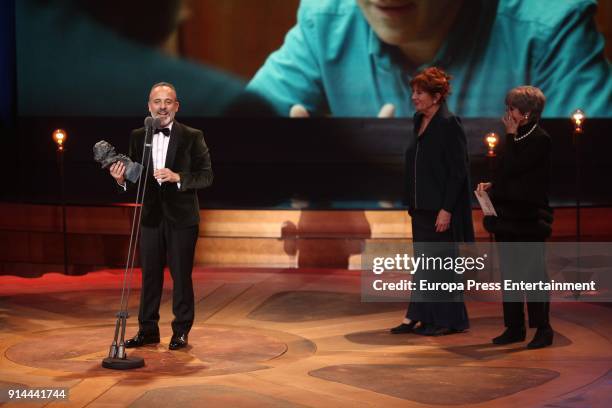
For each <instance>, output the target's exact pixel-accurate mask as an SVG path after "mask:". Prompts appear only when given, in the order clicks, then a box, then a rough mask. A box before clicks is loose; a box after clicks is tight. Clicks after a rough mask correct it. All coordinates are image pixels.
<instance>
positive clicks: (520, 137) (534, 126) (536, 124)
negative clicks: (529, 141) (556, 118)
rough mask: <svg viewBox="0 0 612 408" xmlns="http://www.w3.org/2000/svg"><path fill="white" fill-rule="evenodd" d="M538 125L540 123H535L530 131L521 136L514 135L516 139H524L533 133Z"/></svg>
mask: <svg viewBox="0 0 612 408" xmlns="http://www.w3.org/2000/svg"><path fill="white" fill-rule="evenodd" d="M536 126H538V123H537V122H536V123H534V125H533V126H532V127H531V129H529V132H527V133H525V134H524V135H523V136H519V137H516V136H515V137H514V141H515V142H518V141H519V140H523V139H524V138H526V137H527V136H529V135H530V134H531V132H533V131H534V130H535V128H536Z"/></svg>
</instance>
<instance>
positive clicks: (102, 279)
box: [0, 268, 612, 408]
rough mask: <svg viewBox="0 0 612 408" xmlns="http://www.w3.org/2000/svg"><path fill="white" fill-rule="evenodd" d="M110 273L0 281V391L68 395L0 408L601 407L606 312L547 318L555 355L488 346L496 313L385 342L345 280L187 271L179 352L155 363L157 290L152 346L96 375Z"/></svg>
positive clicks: (109, 325) (391, 321)
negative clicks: (432, 333) (129, 365)
mask: <svg viewBox="0 0 612 408" xmlns="http://www.w3.org/2000/svg"><path fill="white" fill-rule="evenodd" d="M121 273H122V271H120V270H105V271H98V272H95V273H89V274H87V275H84V276H78V277H77V276H74V277H71V276H64V275H60V274H55V273H50V274H46V275H44V276H42V277H40V278H35V279H27V278H20V277H15V276H0V352H1V354H0V390H5V391H6V390H7V389H10V388H19V387H21V388H23V387H24V386H27V387H43V388H47V387H61V388H69V403H68V404H66V403H65V402H55V403H51V404H49V402H44V401H41V402H33V403H31V404H24V403H23V402H19V403H14V406H16V407H26V406H56V405H57V406H62V407H72V406H74V407H84V406H87V407H121V406H134V407H147V408H154V407H174V406H179V407H385V408H391V407H412V406H414V407H425V406H438V407H439V406H444V405H452V406H455V407H457V406H475V405H477V404H478V405H477V406H479V407H517V406H520V407H609V406H612V347H611V346H612V344H611V340H612V308H610V307H609V305H602V304H599V305H598V304H587V303H555V304H552V306H551V315H552V325H553V327H554V329H555V332H556V335H555V336H556V337H555V342H554V344H553V346H552V347H549V348H545V349H541V350H526V349H525V344H526V343H518V344H513V345H509V346H493V345H492V344H491V343H490V339H491V338H492V337H494V336H496V335H498V334H499V333H500V332H501V331H502V329H503V327H502V326H503V323H502V318H501V305H499V304H495V303H482V302H470V303H468V304H467V307H468V311H469V314H470V319H471V329H470V330H469V331H468V332H466V333H462V334H456V335H451V336H445V337H435V338H432V337H422V336H417V335H414V334H407V335H391V334H389V333H388V328H389V327H392V326H395V325H397V324H398V323H399V322H400V320H401V318H402V317H403V313H404V310H405V307H406V304H404V303H386V304H380V303H361V301H360V300H361V298H360V292H359V289H360V288H359V274H358V272H357V271H348V270H331V269H324V270H323V269H235V268H234V269H222V268H198V269H196V270H195V271H194V286H195V291H196V302H197V304H196V322H195V325H194V327H193V329H192V331H191V334H190V337H189V344H190V346H189V347H188V348H187V349H185V350H181V351H169V350H168V342H169V339H170V335H171V329H170V321H171V319H172V311H171V293H172V289H171V280H170V279H169V277H168V275H167V279H166V284H167V285H166V288H165V291H164V298H163V300H162V307H161V324H160V328H161V335H162V342H161V343H160V344H159V345H158V346H148V347H144V348H140V349H136V350H128V352H129V355H133V356H141V357H144V359H145V362H146V365H145V367H144V368H141V369H137V370H132V371H129V372H125V371H112V370H107V369H104V368H102V367H101V361H102V359H103V358H104V357H106V354H107V352H108V347H109V345H110V342H111V340H112V336H113V330H114V314H115V312H116V311H117V309H118V308H119V294H120V280H121ZM139 280H140V279H139V276H137V279H136V280H135V287H136V289H135V290H134V291H133V292H132V296H131V301H130V311H131V312H132V313H133V315H134V317H132V318H130V319H129V329H128V333H127V334H126V337H127V336H132V335H133V334H134V333H135V331H136V327H137V321H136V320H137V318H136V314H137V304H138V297H139V290H138V287H139ZM531 336H533V330H529V332H528V340H529V339H530V338H531ZM60 404H61V405H60ZM11 405H13V404H12V403H11V404H7V405H6V406H11Z"/></svg>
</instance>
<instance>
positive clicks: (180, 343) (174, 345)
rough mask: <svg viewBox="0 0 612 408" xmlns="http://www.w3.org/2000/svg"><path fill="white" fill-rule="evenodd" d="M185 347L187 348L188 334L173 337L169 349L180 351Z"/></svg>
mask: <svg viewBox="0 0 612 408" xmlns="http://www.w3.org/2000/svg"><path fill="white" fill-rule="evenodd" d="M185 346H187V333H181V334H173V335H172V338H171V339H170V344H169V345H168V348H169V349H170V350H178V349H182V348H183V347H185Z"/></svg>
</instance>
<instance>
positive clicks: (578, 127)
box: [572, 109, 586, 133]
mask: <svg viewBox="0 0 612 408" xmlns="http://www.w3.org/2000/svg"><path fill="white" fill-rule="evenodd" d="M585 120H586V115H585V114H584V112H583V111H582V110H581V109H576V110H575V111H574V112H573V113H572V122H574V132H575V133H582V125H584V121H585Z"/></svg>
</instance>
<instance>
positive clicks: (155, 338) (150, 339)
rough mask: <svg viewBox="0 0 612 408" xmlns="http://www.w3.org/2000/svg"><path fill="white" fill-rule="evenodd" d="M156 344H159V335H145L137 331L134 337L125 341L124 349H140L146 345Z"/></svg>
mask: <svg viewBox="0 0 612 408" xmlns="http://www.w3.org/2000/svg"><path fill="white" fill-rule="evenodd" d="M157 343H159V333H157V334H147V333H143V332H141V331H140V330H139V331H138V333H136V335H135V336H134V337H132V338H131V339H128V340H126V341H125V348H134V347H142V346H144V345H146V344H157Z"/></svg>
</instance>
